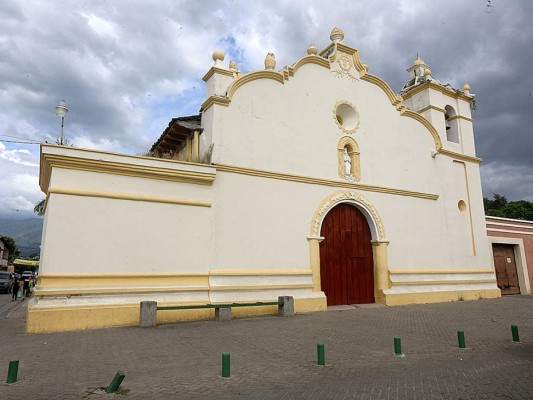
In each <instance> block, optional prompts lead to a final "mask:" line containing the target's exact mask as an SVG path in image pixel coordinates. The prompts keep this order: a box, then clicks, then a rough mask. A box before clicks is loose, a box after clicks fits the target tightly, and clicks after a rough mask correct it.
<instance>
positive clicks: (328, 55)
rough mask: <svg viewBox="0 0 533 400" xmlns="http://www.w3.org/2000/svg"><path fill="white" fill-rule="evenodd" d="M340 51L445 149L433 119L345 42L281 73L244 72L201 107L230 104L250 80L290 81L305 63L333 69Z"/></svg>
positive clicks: (438, 148)
mask: <svg viewBox="0 0 533 400" xmlns="http://www.w3.org/2000/svg"><path fill="white" fill-rule="evenodd" d="M339 52H340V53H344V54H349V55H350V56H351V59H352V62H353V65H354V67H355V69H356V70H357V72H359V78H360V79H362V80H364V81H366V82H369V83H372V84H374V85H376V86H378V87H379V88H381V90H383V92H384V93H385V94H386V95H387V97H388V99H389V101H390V103H391V105H393V106H394V107H395V108H396V110H398V111H399V112H400V115H401V116H405V117H409V118H413V119H415V120H416V121H418V122H420V123H421V124H422V125H424V127H425V128H426V129H427V130H428V131H429V133H430V134H431V136H432V137H433V140H434V142H435V150H436V151H441V149H442V142H441V139H440V137H439V134H438V133H437V130H436V129H435V127H434V126H433V125H432V124H431V122H430V121H428V120H427V119H426V118H424V116H422V115H420V114H418V113H416V112H414V111H411V110H408V109H407V108H406V107H405V105H404V104H403V98H402V96H401V95H399V94H397V93H394V92H393V90H392V89H391V87H390V86H389V85H388V83H387V82H385V81H384V80H383V79H381V78H379V77H377V76H375V75H371V74H369V73H368V71H369V67H368V65H366V64H363V63H361V61H360V59H359V51H358V50H357V49H355V48H353V47H350V46H347V45H345V44H342V43H331V44H330V45H329V46H327V47H326V48H325V49H324V50H322V51H321V52H320V56H317V55H313V54H311V55H307V56H304V57H302V58H300V59H299V60H298V61H296V62H295V63H294V64H293V65H292V66H286V67H284V68H283V69H282V70H281V71H279V72H278V71H271V70H261V71H252V72H249V73H247V74H243V75H241V76H240V77H239V78H237V79H236V80H235V81H234V82H233V83H232V84H231V85H230V86H229V88H228V91H227V93H226V96H225V97H223V96H211V97H209V98H208V99H207V100H206V101H205V102H204V103H203V104H202V106H201V110H202V111H205V110H207V109H208V108H209V107H211V106H212V105H214V104H218V105H223V106H229V105H230V103H231V99H232V98H233V95H234V94H235V92H236V91H237V90H238V89H239V88H240V87H242V86H244V85H246V84H247V83H249V82H252V81H255V80H257V79H271V80H274V81H276V82H279V83H281V84H282V85H283V84H284V83H285V81H288V80H289V78H290V77H292V76H294V75H295V74H296V73H297V71H298V70H299V69H300V68H301V67H302V66H304V65H306V64H316V65H318V66H321V67H323V68H327V69H331V67H332V64H333V63H335V62H336V61H337V58H338V54H339Z"/></svg>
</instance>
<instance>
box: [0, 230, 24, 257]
mask: <svg viewBox="0 0 533 400" xmlns="http://www.w3.org/2000/svg"><path fill="white" fill-rule="evenodd" d="M0 239H2V241H3V242H4V244H5V245H6V247H7V249H8V250H9V255H8V259H7V261H8V262H9V263H13V261H14V260H15V258H17V257H18V256H19V255H20V251H19V249H18V247H17V245H16V244H15V241H14V240H13V239H12V238H10V237H9V236H0Z"/></svg>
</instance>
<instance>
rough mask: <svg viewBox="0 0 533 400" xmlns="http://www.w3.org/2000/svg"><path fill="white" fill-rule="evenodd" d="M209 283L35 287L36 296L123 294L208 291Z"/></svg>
mask: <svg viewBox="0 0 533 400" xmlns="http://www.w3.org/2000/svg"><path fill="white" fill-rule="evenodd" d="M208 291H209V285H205V286H164V287H134V288H132V287H129V288H124V287H121V288H110V287H96V288H85V289H84V288H65V289H55V288H54V289H43V288H40V287H39V285H38V286H37V287H36V288H35V291H34V294H35V296H43V297H47V296H53V297H56V296H70V295H86V294H123V293H161V292H165V293H175V292H208Z"/></svg>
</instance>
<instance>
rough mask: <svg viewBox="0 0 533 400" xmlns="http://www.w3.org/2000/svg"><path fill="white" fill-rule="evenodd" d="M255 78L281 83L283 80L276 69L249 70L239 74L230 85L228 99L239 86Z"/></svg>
mask: <svg viewBox="0 0 533 400" xmlns="http://www.w3.org/2000/svg"><path fill="white" fill-rule="evenodd" d="M257 79H272V80H274V81H276V82H279V83H281V84H283V83H284V81H285V80H284V79H283V74H282V73H280V72H277V71H270V70H264V71H253V72H249V73H247V74H244V75H241V76H240V77H239V78H238V79H237V80H236V81H234V82H233V83H232V84H231V85H230V87H229V88H228V94H227V97H228V98H229V99H231V98H233V95H234V94H235V92H236V91H237V89H238V88H240V87H241V86H243V85H245V84H246V83H248V82H252V81H255V80H257Z"/></svg>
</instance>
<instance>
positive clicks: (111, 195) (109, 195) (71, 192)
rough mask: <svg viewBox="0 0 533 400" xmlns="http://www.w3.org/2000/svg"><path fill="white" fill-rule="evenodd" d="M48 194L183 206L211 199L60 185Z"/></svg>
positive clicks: (203, 204) (203, 203) (202, 204)
mask: <svg viewBox="0 0 533 400" xmlns="http://www.w3.org/2000/svg"><path fill="white" fill-rule="evenodd" d="M50 194H62V195H67V196H82V197H99V198H106V199H115V200H130V201H145V202H150V203H165V204H177V205H185V206H197V207H211V201H209V200H195V199H177V198H172V197H160V196H146V195H141V194H131V193H117V192H104V191H99V190H79V189H67V188H61V187H51V188H49V189H48V196H49V195H50Z"/></svg>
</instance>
